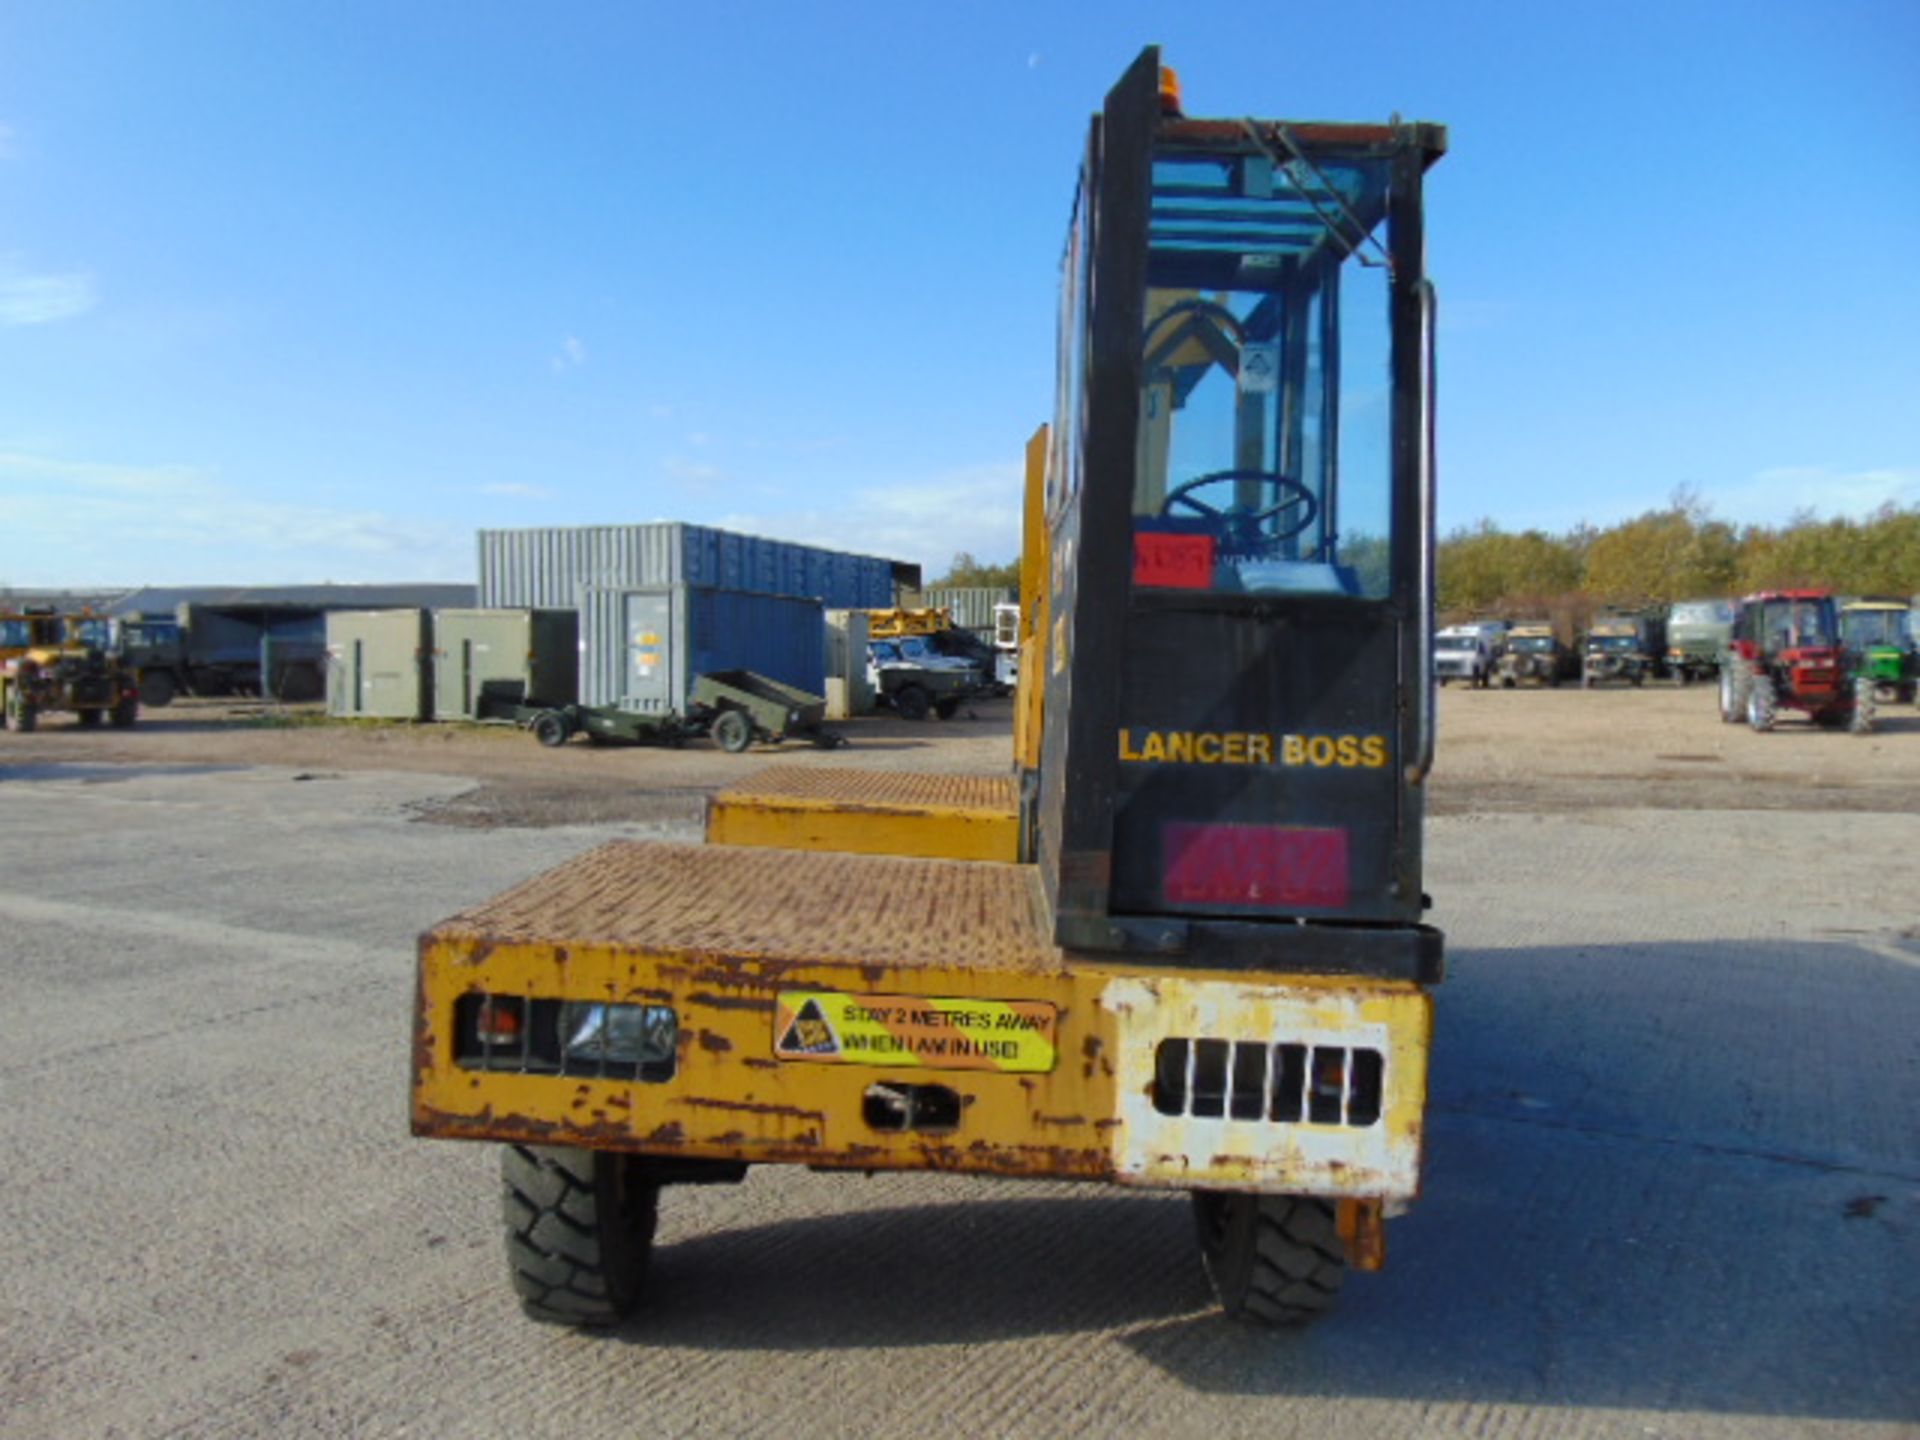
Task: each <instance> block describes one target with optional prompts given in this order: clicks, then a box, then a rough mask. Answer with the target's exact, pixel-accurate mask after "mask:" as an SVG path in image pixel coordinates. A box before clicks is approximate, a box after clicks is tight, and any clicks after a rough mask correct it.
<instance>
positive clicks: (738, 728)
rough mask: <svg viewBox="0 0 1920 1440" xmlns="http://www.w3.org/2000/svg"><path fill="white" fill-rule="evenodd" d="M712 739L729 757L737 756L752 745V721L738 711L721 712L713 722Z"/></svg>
mask: <svg viewBox="0 0 1920 1440" xmlns="http://www.w3.org/2000/svg"><path fill="white" fill-rule="evenodd" d="M713 739H714V743H715V744H716V745H718V746H719V747H720V748H721V749H722V750H724V751H726V752H727V753H728V754H729V755H738V754H740V753H741V752H742V751H744V750H746V749H747V747H748V746H750V745H752V744H753V721H751V720H749V719H748V718H747V717H746V716H745V715H744V714H742V713H741V712H740V711H738V710H723V711H721V712H720V715H719V718H718V719H716V720H715V721H714V722H713Z"/></svg>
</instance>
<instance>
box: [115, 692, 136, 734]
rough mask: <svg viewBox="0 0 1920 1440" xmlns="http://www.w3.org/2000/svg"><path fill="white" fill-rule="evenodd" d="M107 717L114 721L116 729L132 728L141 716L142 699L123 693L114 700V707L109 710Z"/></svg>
mask: <svg viewBox="0 0 1920 1440" xmlns="http://www.w3.org/2000/svg"><path fill="white" fill-rule="evenodd" d="M107 718H108V719H109V720H111V721H113V728H114V729H116V730H131V729H132V728H133V722H134V721H136V720H138V719H139V718H140V699H139V697H138V696H135V695H123V696H121V697H120V698H119V699H118V700H116V701H114V704H113V709H111V710H109V711H108V712H107Z"/></svg>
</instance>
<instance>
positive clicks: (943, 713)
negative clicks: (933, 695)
mask: <svg viewBox="0 0 1920 1440" xmlns="http://www.w3.org/2000/svg"><path fill="white" fill-rule="evenodd" d="M959 708H960V702H959V701H958V700H941V701H937V702H936V703H935V704H934V707H933V713H934V714H936V715H938V716H939V717H940V718H941V719H942V720H951V719H953V717H954V713H955V712H956V711H957V710H959Z"/></svg>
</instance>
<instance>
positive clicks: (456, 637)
mask: <svg viewBox="0 0 1920 1440" xmlns="http://www.w3.org/2000/svg"><path fill="white" fill-rule="evenodd" d="M483 688H484V689H485V691H486V692H487V693H490V694H493V695H497V696H498V697H499V698H501V699H503V700H507V701H510V702H516V703H531V702H534V701H538V702H540V703H542V704H545V705H571V704H572V703H573V702H574V701H575V700H576V699H578V698H579V691H580V615H579V612H578V611H575V610H466V609H462V610H435V611H434V612H433V718H434V719H436V720H472V719H475V718H477V717H476V715H475V710H476V706H477V704H478V702H479V699H480V696H481V693H482V690H483Z"/></svg>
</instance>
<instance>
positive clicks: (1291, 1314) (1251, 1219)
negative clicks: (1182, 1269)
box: [1193, 1190, 1346, 1326]
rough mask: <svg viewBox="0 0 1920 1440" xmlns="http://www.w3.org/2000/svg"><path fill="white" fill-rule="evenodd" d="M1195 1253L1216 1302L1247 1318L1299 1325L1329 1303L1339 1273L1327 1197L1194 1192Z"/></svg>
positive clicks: (1341, 1266) (1340, 1254) (1342, 1260)
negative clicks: (1197, 1245) (1197, 1239)
mask: <svg viewBox="0 0 1920 1440" xmlns="http://www.w3.org/2000/svg"><path fill="white" fill-rule="evenodd" d="M1193 1218H1194V1223H1195V1226H1196V1228H1197V1229H1198V1230H1199V1234H1200V1258H1201V1260H1202V1262H1203V1263H1204V1264H1205V1265H1206V1269H1207V1279H1208V1280H1210V1281H1211V1282H1212V1283H1213V1291H1214V1294H1215V1295H1217V1296H1219V1298H1220V1308H1221V1309H1222V1310H1223V1311H1225V1312H1226V1314H1227V1317H1228V1318H1229V1319H1232V1320H1240V1321H1244V1322H1246V1323H1247V1324H1251V1325H1272V1326H1283V1325H1304V1324H1306V1323H1307V1322H1308V1321H1309V1320H1313V1319H1316V1318H1317V1317H1319V1316H1320V1315H1323V1314H1325V1313H1326V1312H1327V1311H1328V1310H1330V1309H1332V1308H1333V1303H1334V1301H1335V1300H1336V1299H1337V1298H1339V1294H1340V1282H1341V1280H1342V1279H1343V1278H1344V1276H1345V1274H1346V1251H1345V1250H1344V1248H1343V1247H1342V1246H1341V1243H1340V1235H1339V1232H1338V1231H1337V1230H1336V1229H1335V1228H1334V1218H1333V1202H1332V1201H1330V1200H1319V1199H1315V1198H1313V1197H1312V1196H1307V1195H1240V1194H1234V1193H1230V1192H1227V1191H1221V1190H1196V1191H1194V1192H1193Z"/></svg>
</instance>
